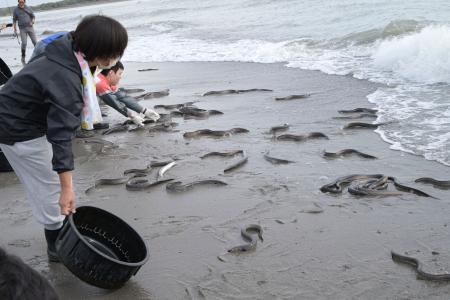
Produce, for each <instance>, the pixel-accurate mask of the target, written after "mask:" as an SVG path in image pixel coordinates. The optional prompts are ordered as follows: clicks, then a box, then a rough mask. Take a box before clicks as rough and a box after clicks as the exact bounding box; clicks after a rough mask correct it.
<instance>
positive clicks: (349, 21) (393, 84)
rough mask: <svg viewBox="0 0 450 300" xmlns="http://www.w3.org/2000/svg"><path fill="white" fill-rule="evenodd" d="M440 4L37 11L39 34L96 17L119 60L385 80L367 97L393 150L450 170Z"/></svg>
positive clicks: (446, 13) (448, 43)
mask: <svg viewBox="0 0 450 300" xmlns="http://www.w3.org/2000/svg"><path fill="white" fill-rule="evenodd" d="M448 7H449V6H448V3H447V2H446V1H443V0H430V1H418V0H408V1H406V0H401V1H400V0H389V1H387V0H359V1H356V0H327V1H323V0H227V1H219V0H202V1H197V0H178V1H169V0H159V1H156V0H139V1H126V2H118V3H117V2H115V3H109V4H102V5H95V6H89V7H80V8H71V9H65V10H59V11H50V12H42V13H39V15H38V27H39V28H40V29H41V30H55V31H56V30H68V29H72V28H74V26H75V25H76V23H77V22H78V21H79V20H80V18H81V17H82V16H84V15H87V14H91V13H103V14H106V15H110V16H112V17H115V18H117V19H119V20H120V21H121V22H122V23H123V24H124V25H125V26H126V27H127V28H128V30H129V34H130V44H129V48H128V49H127V52H126V54H125V57H124V60H125V61H242V62H259V63H274V62H282V63H284V64H285V65H286V67H289V68H303V69H308V70H320V71H322V72H325V73H328V74H337V75H343V76H353V77H356V78H359V79H366V80H369V81H373V82H378V83H382V84H383V86H382V87H380V88H379V89H378V90H377V91H376V92H374V93H373V94H371V95H368V100H369V101H370V102H372V103H374V104H375V105H376V106H377V108H378V109H379V119H378V120H377V121H396V122H393V123H392V124H390V125H387V126H383V127H382V128H380V129H378V130H377V132H378V133H379V134H380V135H381V137H382V138H383V139H384V140H385V141H387V142H389V143H390V144H391V148H393V149H397V150H401V151H406V152H410V153H415V154H418V155H422V156H424V157H425V158H426V159H429V160H436V161H439V162H441V163H443V164H447V165H450V154H449V153H450V107H449V102H450V100H449V96H450V85H449V83H450V54H449V53H450V10H449V9H448Z"/></svg>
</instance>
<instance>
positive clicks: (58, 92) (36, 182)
mask: <svg viewBox="0 0 450 300" xmlns="http://www.w3.org/2000/svg"><path fill="white" fill-rule="evenodd" d="M127 43H128V35H127V32H126V30H125V28H124V27H123V26H122V25H121V24H120V23H119V22H117V21H116V20H114V19H112V18H109V17H106V16H99V15H94V16H87V17H85V18H84V19H83V20H81V22H80V23H79V24H78V26H77V28H76V30H75V31H73V32H70V33H68V34H66V35H62V36H60V37H59V38H56V39H55V40H54V41H52V42H51V43H49V44H48V45H47V46H46V47H45V50H44V52H43V54H42V55H39V56H38V57H35V58H34V59H33V60H31V61H30V62H29V63H28V64H27V65H25V67H24V68H23V69H22V70H21V71H20V72H19V73H17V74H16V75H14V76H13V77H12V78H11V79H9V81H8V82H7V83H6V84H5V85H4V86H3V88H2V89H1V90H0V148H1V150H2V151H3V154H4V155H5V156H6V158H7V159H8V161H9V163H10V164H11V166H12V168H13V170H14V172H15V173H16V175H17V177H18V178H19V180H20V181H21V183H22V184H23V186H24V188H25V191H26V195H27V199H28V202H29V204H30V206H31V209H32V213H33V216H34V218H35V219H36V220H37V221H38V222H39V223H41V224H42V225H43V226H44V228H45V238H46V240H47V253H48V257H49V260H50V261H58V256H57V253H56V249H55V240H56V238H57V236H58V233H59V230H60V229H61V227H62V225H63V220H64V215H68V214H70V213H75V193H74V188H73V183H72V170H73V169H74V159H73V153H72V139H73V138H74V135H75V132H76V130H77V129H78V128H79V126H80V123H81V122H83V123H84V124H87V125H88V126H90V127H92V126H93V123H92V122H93V120H92V117H91V114H90V111H89V109H90V106H91V104H92V103H97V97H96V95H95V81H94V78H93V75H92V72H93V70H94V69H96V67H97V66H99V67H103V68H107V67H111V66H113V65H115V64H116V63H117V61H118V60H119V58H120V57H121V56H122V55H123V53H124V51H125V48H126V46H127ZM94 101H95V102H94ZM97 105H98V104H97Z"/></svg>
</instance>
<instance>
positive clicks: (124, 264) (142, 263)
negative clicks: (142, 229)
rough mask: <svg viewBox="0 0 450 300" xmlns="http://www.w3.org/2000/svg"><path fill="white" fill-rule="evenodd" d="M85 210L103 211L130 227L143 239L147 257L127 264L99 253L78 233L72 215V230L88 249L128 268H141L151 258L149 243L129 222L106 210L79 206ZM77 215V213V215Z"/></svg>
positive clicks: (70, 216) (70, 221)
mask: <svg viewBox="0 0 450 300" xmlns="http://www.w3.org/2000/svg"><path fill="white" fill-rule="evenodd" d="M80 208H82V209H84V208H88V209H91V208H93V209H97V210H101V211H102V212H103V213H106V214H107V215H110V216H112V217H113V218H117V219H119V220H120V221H121V222H123V223H125V224H126V225H128V227H129V228H130V229H131V230H132V231H133V232H134V233H135V234H136V235H137V236H138V237H139V238H140V239H141V241H142V243H143V244H144V246H145V250H146V251H145V252H146V253H145V257H144V259H143V260H141V261H140V262H136V263H130V262H126V261H121V260H118V259H115V258H112V257H110V256H108V255H106V254H104V253H103V252H101V251H99V250H98V249H96V248H95V247H94V246H92V245H91V244H90V243H88V242H87V241H86V239H85V237H84V236H83V235H82V234H81V233H80V232H79V231H78V228H77V226H76V225H75V221H74V220H73V215H74V214H70V215H69V217H68V219H69V225H70V227H71V228H72V230H74V232H75V234H76V235H77V237H78V238H79V239H80V240H81V241H82V242H83V244H84V245H86V246H87V247H89V248H90V249H91V250H93V251H94V252H95V253H96V254H98V255H100V256H102V257H103V258H105V259H107V260H109V261H112V262H114V263H117V264H120V265H123V266H128V267H140V266H143V265H144V264H145V263H146V262H147V261H148V260H149V258H150V255H149V252H148V246H147V243H146V242H145V240H144V239H143V238H142V236H141V235H140V234H139V233H138V232H137V231H136V230H134V228H133V227H131V226H130V225H129V224H128V223H127V222H125V221H124V220H122V219H121V218H119V217H118V216H116V215H114V214H112V213H110V212H109V211H106V210H104V209H101V208H98V207H95V206H79V207H78V208H77V209H80ZM75 214H76V213H75Z"/></svg>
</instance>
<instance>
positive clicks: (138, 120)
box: [128, 111, 144, 127]
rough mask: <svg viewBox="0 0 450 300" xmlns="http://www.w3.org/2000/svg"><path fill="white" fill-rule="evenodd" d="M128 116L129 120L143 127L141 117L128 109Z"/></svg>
mask: <svg viewBox="0 0 450 300" xmlns="http://www.w3.org/2000/svg"><path fill="white" fill-rule="evenodd" d="M128 116H129V117H130V119H131V121H133V123H134V124H136V125H137V126H139V127H144V118H143V117H141V116H140V115H138V114H137V113H135V112H132V111H128Z"/></svg>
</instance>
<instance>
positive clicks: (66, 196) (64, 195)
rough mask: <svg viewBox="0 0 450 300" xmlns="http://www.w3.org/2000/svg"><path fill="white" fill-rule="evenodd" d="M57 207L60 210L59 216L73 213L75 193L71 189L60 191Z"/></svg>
mask: <svg viewBox="0 0 450 300" xmlns="http://www.w3.org/2000/svg"><path fill="white" fill-rule="evenodd" d="M59 206H60V208H61V214H63V215H66V216H67V215H69V214H71V213H75V192H74V191H73V189H63V190H61V195H60V196H59Z"/></svg>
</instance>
